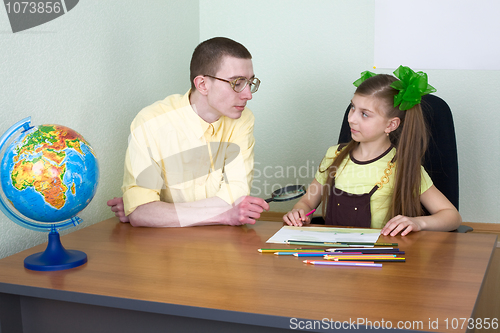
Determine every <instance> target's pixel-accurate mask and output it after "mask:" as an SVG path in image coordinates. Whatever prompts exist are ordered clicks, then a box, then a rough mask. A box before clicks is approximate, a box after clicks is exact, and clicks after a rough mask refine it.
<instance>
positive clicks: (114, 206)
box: [108, 197, 130, 223]
mask: <svg viewBox="0 0 500 333" xmlns="http://www.w3.org/2000/svg"><path fill="white" fill-rule="evenodd" d="M108 206H109V207H110V208H111V211H112V212H114V213H115V216H116V217H118V218H119V219H120V222H124V223H127V222H130V221H129V219H128V216H126V215H125V209H124V207H123V198H122V197H120V198H116V197H115V198H113V199H110V200H108Z"/></svg>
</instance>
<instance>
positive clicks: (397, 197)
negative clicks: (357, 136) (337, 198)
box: [320, 74, 428, 221]
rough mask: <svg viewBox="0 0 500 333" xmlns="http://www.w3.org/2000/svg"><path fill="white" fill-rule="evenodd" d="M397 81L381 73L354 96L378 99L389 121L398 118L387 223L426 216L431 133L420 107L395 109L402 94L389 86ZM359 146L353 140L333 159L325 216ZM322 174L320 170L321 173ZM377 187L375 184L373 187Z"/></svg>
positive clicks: (392, 137)
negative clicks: (424, 187) (424, 167)
mask: <svg viewBox="0 0 500 333" xmlns="http://www.w3.org/2000/svg"><path fill="white" fill-rule="evenodd" d="M394 81H397V79H396V78H395V77H394V76H392V75H386V74H379V75H376V76H374V77H371V78H369V79H367V80H365V81H364V82H363V83H361V84H360V85H359V87H358V88H357V89H356V92H355V93H354V94H356V95H360V96H365V97H372V98H376V99H378V101H379V110H381V111H382V112H385V115H386V116H387V117H388V118H393V117H398V118H399V119H400V120H401V121H400V125H399V127H398V128H397V129H396V130H395V131H392V132H391V133H390V135H389V138H390V140H391V143H392V144H393V145H394V146H396V156H395V162H396V167H395V168H394V169H393V170H394V172H395V174H394V180H395V181H394V192H393V195H392V200H391V205H390V207H389V210H388V216H387V217H386V220H387V221H388V220H389V219H391V218H392V217H394V216H396V215H404V216H409V217H414V216H421V215H423V209H422V205H421V204H420V183H421V170H420V166H421V164H422V163H423V158H424V155H425V151H426V150H427V143H428V132H427V125H426V122H425V119H424V116H423V114H422V108H421V106H420V104H417V105H415V106H414V107H412V108H411V109H408V110H406V111H401V110H399V106H396V107H394V96H395V95H396V94H397V93H398V92H399V91H398V90H396V89H394V88H392V87H391V86H390V85H391V83H392V82H394ZM357 145H358V143H357V142H355V141H354V140H351V141H350V142H349V143H348V144H347V146H346V147H345V148H344V149H342V150H341V151H340V153H339V154H338V156H337V157H336V158H335V159H334V160H333V162H332V164H331V165H330V166H329V167H328V169H326V170H324V172H327V175H328V177H327V182H326V185H327V186H326V189H325V190H324V191H323V194H322V203H323V208H322V210H323V216H326V207H327V206H328V198H329V196H330V193H331V188H332V187H333V184H334V177H335V174H336V172H337V170H338V169H339V167H340V164H341V163H342V161H343V160H344V159H346V158H349V156H350V154H351V151H352V150H353V149H354V148H355V147H356V146H357ZM320 171H321V170H320ZM374 185H375V184H374Z"/></svg>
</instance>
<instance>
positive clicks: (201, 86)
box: [193, 75, 208, 96]
mask: <svg viewBox="0 0 500 333" xmlns="http://www.w3.org/2000/svg"><path fill="white" fill-rule="evenodd" d="M193 82H194V86H195V87H196V90H198V91H199V92H200V93H201V94H202V95H204V96H206V95H207V94H208V89H207V81H206V80H205V77H204V76H202V75H198V76H197V77H195V78H194V80H193Z"/></svg>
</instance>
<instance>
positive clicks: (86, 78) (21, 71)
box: [0, 0, 199, 257]
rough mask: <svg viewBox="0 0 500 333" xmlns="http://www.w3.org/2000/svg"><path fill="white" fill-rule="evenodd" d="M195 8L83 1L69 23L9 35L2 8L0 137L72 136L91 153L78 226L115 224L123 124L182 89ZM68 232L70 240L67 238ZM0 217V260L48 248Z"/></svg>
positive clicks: (195, 34)
mask: <svg viewBox="0 0 500 333" xmlns="http://www.w3.org/2000/svg"><path fill="white" fill-rule="evenodd" d="M198 22H199V4H198V1H195V0H192V1H182V3H181V2H179V1H175V0H168V1H165V0H156V1H151V0H148V1H147V2H144V1H138V0H106V1H99V0H85V1H80V2H79V3H78V5H77V6H76V7H75V8H74V9H73V10H71V11H70V12H68V13H67V14H65V15H63V16H61V17H59V18H57V19H55V20H53V21H51V22H48V23H46V24H44V25H41V26H39V27H36V28H33V29H30V30H26V31H25V32H19V33H16V34H13V33H12V31H11V29H10V25H9V22H8V19H7V14H6V11H5V10H4V7H3V5H2V6H1V7H0V114H1V117H0V134H1V133H3V132H5V131H6V130H7V129H8V128H9V127H10V126H11V125H13V124H14V123H15V122H17V121H19V120H21V119H23V118H24V117H27V116H31V119H32V124H34V125H40V124H50V123H56V124H61V125H65V126H68V127H70V128H73V129H74V130H76V131H77V132H79V133H80V134H82V135H83V136H84V137H85V138H86V139H87V140H88V141H89V142H90V143H91V145H92V146H93V148H94V150H95V152H96V154H97V156H98V158H99V164H100V170H101V177H100V183H99V187H98V190H97V193H96V196H95V197H94V200H93V201H92V202H91V203H90V204H89V206H88V207H87V208H86V209H85V210H84V211H83V212H82V213H81V214H79V216H80V217H81V218H83V220H84V223H83V224H81V225H80V227H85V226H87V225H90V224H93V223H96V222H99V221H102V220H103V219H106V218H109V217H111V216H113V214H111V211H110V210H109V208H108V206H107V205H106V201H107V200H108V199H110V198H113V197H114V196H121V191H120V186H121V182H122V177H123V159H124V155H125V149H126V144H127V137H128V131H129V126H130V122H131V121H132V119H133V117H134V116H135V114H136V113H137V112H138V111H139V110H140V109H141V108H143V107H144V106H146V105H148V104H151V103H153V102H154V101H156V100H159V99H163V98H165V97H166V96H167V95H169V94H171V93H174V92H181V93H184V92H185V91H187V90H188V89H189V60H190V58H191V54H192V52H193V49H194V47H195V46H196V45H197V44H198V43H199V25H198ZM74 229H75V228H73V229H72V230H70V232H71V231H73V230H74ZM46 241H47V234H45V233H41V232H35V231H30V230H27V229H24V228H22V227H20V226H18V225H17V224H15V223H13V222H11V221H10V220H9V219H8V218H7V217H5V216H4V215H3V214H0V257H5V256H7V255H10V254H13V253H16V252H18V251H20V250H23V249H26V248H29V247H31V246H33V245H36V244H39V243H42V242H46Z"/></svg>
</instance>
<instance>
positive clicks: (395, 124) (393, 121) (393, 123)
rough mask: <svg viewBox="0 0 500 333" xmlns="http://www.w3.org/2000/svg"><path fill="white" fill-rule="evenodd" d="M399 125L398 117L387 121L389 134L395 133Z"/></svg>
mask: <svg viewBox="0 0 500 333" xmlns="http://www.w3.org/2000/svg"><path fill="white" fill-rule="evenodd" d="M400 124H401V119H399V117H394V118H391V119H390V120H389V125H388V126H387V129H388V130H389V132H392V131H395V130H396V129H397V128H398V127H399V125H400Z"/></svg>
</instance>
